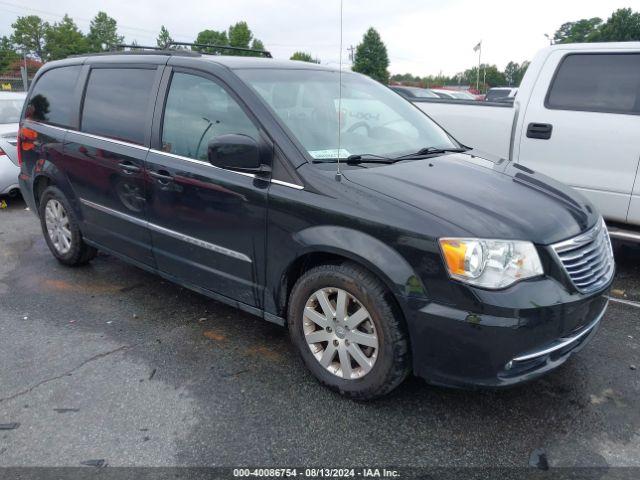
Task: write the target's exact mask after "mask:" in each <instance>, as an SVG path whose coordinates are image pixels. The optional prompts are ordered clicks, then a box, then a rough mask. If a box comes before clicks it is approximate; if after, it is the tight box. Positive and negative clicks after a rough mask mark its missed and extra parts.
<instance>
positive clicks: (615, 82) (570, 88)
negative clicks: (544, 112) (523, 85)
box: [547, 53, 640, 114]
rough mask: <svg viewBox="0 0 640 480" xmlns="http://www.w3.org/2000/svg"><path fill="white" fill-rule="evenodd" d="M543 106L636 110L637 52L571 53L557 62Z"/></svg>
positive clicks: (639, 94)
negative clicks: (558, 64) (558, 65)
mask: <svg viewBox="0 0 640 480" xmlns="http://www.w3.org/2000/svg"><path fill="white" fill-rule="evenodd" d="M547 107H549V108H553V109H559V110H583V111H592V112H610V113H627V114H629V113H635V114H638V113H640V54H620V53H618V54H614V53H611V54H609V53H607V54H571V55H568V56H566V57H565V59H564V60H563V61H562V63H561V64H560V67H559V68H558V71H557V73H556V77H555V79H554V80H553V84H552V85H551V88H550V90H549V95H548V97H547Z"/></svg>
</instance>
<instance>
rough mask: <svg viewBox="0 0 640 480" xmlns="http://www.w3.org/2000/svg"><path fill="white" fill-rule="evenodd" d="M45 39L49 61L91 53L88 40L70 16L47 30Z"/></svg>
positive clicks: (45, 48)
mask: <svg viewBox="0 0 640 480" xmlns="http://www.w3.org/2000/svg"><path fill="white" fill-rule="evenodd" d="M44 39H45V45H44V53H45V56H46V59H47V61H49V60H59V59H61V58H66V57H68V56H69V55H79V54H82V53H87V52H89V51H90V47H89V42H88V41H87V38H86V37H85V36H84V35H83V34H82V32H81V31H80V30H79V29H78V26H77V25H76V24H75V22H74V21H73V20H72V19H71V17H70V16H69V15H65V16H64V17H63V18H62V20H61V21H60V22H56V23H55V24H53V26H50V27H49V28H47V31H46V33H45V36H44Z"/></svg>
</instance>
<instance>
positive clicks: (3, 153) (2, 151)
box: [0, 148, 7, 157]
mask: <svg viewBox="0 0 640 480" xmlns="http://www.w3.org/2000/svg"><path fill="white" fill-rule="evenodd" d="M6 154H7V152H5V151H4V150H3V149H2V148H0V157H2V156H3V155H6Z"/></svg>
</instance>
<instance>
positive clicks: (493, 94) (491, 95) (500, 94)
mask: <svg viewBox="0 0 640 480" xmlns="http://www.w3.org/2000/svg"><path fill="white" fill-rule="evenodd" d="M508 96H509V90H489V91H488V92H487V97H486V99H485V100H487V101H488V102H490V101H492V100H497V99H498V98H504V97H508Z"/></svg>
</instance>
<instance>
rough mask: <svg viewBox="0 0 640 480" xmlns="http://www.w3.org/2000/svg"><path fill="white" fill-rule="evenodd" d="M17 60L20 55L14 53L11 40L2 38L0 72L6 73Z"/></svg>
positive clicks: (0, 44)
mask: <svg viewBox="0 0 640 480" xmlns="http://www.w3.org/2000/svg"><path fill="white" fill-rule="evenodd" d="M19 60H20V55H18V53H17V52H16V51H15V49H14V47H13V44H12V43H11V40H10V39H9V38H8V37H6V36H3V37H2V38H1V39H0V72H1V73H6V71H7V70H8V69H9V68H10V67H11V66H12V65H13V64H14V63H15V62H16V61H19Z"/></svg>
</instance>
